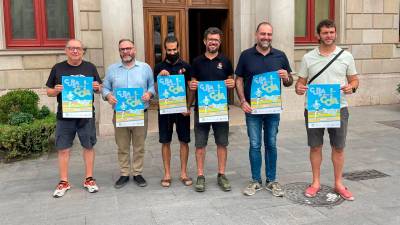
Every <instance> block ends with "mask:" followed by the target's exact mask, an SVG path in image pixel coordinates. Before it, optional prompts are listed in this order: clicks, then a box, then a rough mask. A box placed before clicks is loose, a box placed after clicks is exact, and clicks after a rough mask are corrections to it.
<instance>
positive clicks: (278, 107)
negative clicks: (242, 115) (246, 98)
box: [250, 71, 282, 114]
mask: <svg viewBox="0 0 400 225" xmlns="http://www.w3.org/2000/svg"><path fill="white" fill-rule="evenodd" d="M280 82H281V79H280V77H279V74H278V72H277V71H274V72H268V73H263V74H259V75H255V76H253V82H252V83H251V94H250V98H251V108H252V109H253V111H252V112H251V113H252V114H275V113H281V112H282V100H281V84H280Z"/></svg>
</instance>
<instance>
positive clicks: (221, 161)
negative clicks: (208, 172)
mask: <svg viewBox="0 0 400 225" xmlns="http://www.w3.org/2000/svg"><path fill="white" fill-rule="evenodd" d="M227 155H228V150H227V148H226V146H222V145H217V157H218V173H220V174H225V166H226V158H227Z"/></svg>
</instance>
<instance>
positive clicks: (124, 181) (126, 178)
mask: <svg viewBox="0 0 400 225" xmlns="http://www.w3.org/2000/svg"><path fill="white" fill-rule="evenodd" d="M128 181H129V176H120V177H119V179H118V180H117V182H115V184H114V187H115V188H117V189H119V188H122V187H123V186H125V185H126V184H127V183H128Z"/></svg>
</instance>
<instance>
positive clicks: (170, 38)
mask: <svg viewBox="0 0 400 225" xmlns="http://www.w3.org/2000/svg"><path fill="white" fill-rule="evenodd" d="M175 42H176V47H177V48H179V41H178V39H177V38H176V37H175V36H168V37H166V38H165V40H164V48H165V49H166V48H167V43H175Z"/></svg>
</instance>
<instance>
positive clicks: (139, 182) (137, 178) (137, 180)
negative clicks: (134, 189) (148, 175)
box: [133, 174, 147, 187]
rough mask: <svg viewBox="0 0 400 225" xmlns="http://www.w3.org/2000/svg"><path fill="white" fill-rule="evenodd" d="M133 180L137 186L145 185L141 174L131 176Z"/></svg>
mask: <svg viewBox="0 0 400 225" xmlns="http://www.w3.org/2000/svg"><path fill="white" fill-rule="evenodd" d="M133 181H135V183H136V184H137V185H138V186H139V187H146V186H147V183H146V180H145V179H144V178H143V177H142V175H140V174H139V175H137V176H133Z"/></svg>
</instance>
